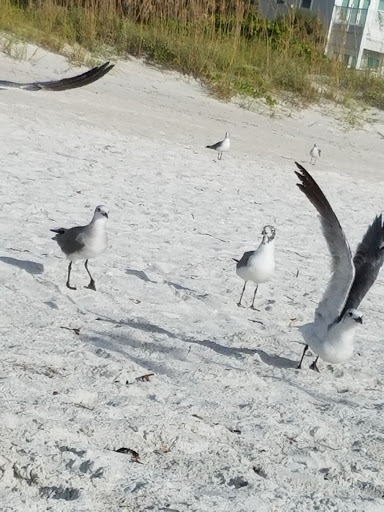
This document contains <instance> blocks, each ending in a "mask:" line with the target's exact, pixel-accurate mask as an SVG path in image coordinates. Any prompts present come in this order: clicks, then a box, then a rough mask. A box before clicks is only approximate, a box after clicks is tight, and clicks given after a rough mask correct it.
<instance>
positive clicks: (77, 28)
mask: <svg viewBox="0 0 384 512" xmlns="http://www.w3.org/2000/svg"><path fill="white" fill-rule="evenodd" d="M0 30H2V31H4V32H6V33H7V34H12V35H15V36H16V37H17V38H21V39H23V40H28V41H33V42H36V43H37V44H39V45H42V46H45V47H47V48H50V49H53V50H54V51H57V52H62V51H63V50H64V48H66V47H67V46H68V45H70V46H71V47H73V48H81V49H84V50H87V51H89V52H91V54H93V55H103V56H108V55H109V56H111V55H113V56H114V55H120V56H125V55H127V54H133V55H136V56H141V57H145V58H147V59H149V60H151V61H152V62H154V63H157V64H159V65H161V66H164V67H167V68H170V69H175V70H178V71H180V72H182V73H186V74H189V75H192V76H194V77H196V78H198V79H200V80H201V81H202V82H203V83H204V84H205V85H206V86H207V87H208V88H209V89H210V90H211V91H212V92H213V93H214V94H215V95H217V96H218V97H221V98H230V97H232V96H234V95H243V96H249V97H252V98H265V99H266V100H267V103H268V104H269V105H274V103H275V97H280V96H281V95H284V94H286V93H290V94H289V97H290V98H291V99H294V100H295V101H298V102H299V103H301V104H305V103H309V102H313V101H316V100H318V99H319V98H320V97H326V98H329V99H333V100H337V101H339V102H340V101H341V102H348V101H349V102H350V100H351V99H359V100H362V101H363V102H364V103H366V104H367V105H371V106H376V107H379V108H384V81H383V80H382V79H381V78H378V77H376V76H375V75H374V73H370V72H368V71H367V72H357V71H354V70H349V69H346V68H345V67H344V66H343V64H342V63H341V62H339V61H337V60H332V61H330V60H329V59H327V58H326V57H324V55H323V48H324V41H325V35H324V30H323V27H322V25H321V23H320V21H319V20H318V19H316V18H314V17H312V16H308V14H305V13H303V12H302V11H292V12H291V13H290V14H289V15H288V16H286V17H284V18H280V19H278V20H276V21H268V20H266V19H265V18H263V17H262V16H261V15H260V14H259V12H258V8H257V1H255V0H226V1H225V0H174V1H169V0H2V1H1V2H0ZM84 55H85V52H84V51H83V50H82V51H78V52H76V53H75V54H73V55H72V57H73V58H76V59H78V60H81V59H84Z"/></svg>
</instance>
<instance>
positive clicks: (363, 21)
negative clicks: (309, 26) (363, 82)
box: [259, 0, 384, 69]
mask: <svg viewBox="0 0 384 512" xmlns="http://www.w3.org/2000/svg"><path fill="white" fill-rule="evenodd" d="M259 3H260V9H261V12H262V13H263V14H264V15H265V16H267V17H269V18H274V17H276V16H277V15H281V14H285V13H287V12H288V11H289V9H292V8H301V9H308V10H310V11H312V12H313V13H314V14H318V15H319V16H320V18H321V19H322V20H323V23H324V26H325V27H326V29H327V34H328V37H327V45H326V49H325V51H326V53H327V55H329V56H337V57H339V58H342V59H343V60H344V62H345V63H346V64H347V65H348V66H351V67H356V68H357V69H364V68H371V69H383V68H384V0H260V2H259Z"/></svg>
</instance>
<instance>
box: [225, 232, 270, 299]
mask: <svg viewBox="0 0 384 512" xmlns="http://www.w3.org/2000/svg"><path fill="white" fill-rule="evenodd" d="M261 234H262V236H263V238H262V240H261V243H260V245H259V247H258V248H257V249H256V250H255V251H248V252H245V253H244V254H243V256H242V258H241V260H234V261H236V262H237V265H236V274H237V275H238V276H239V277H241V279H243V280H244V281H245V282H244V286H243V291H242V292H241V295H240V300H239V302H238V303H237V305H238V306H241V299H242V298H243V295H244V292H245V287H246V285H247V282H248V281H252V282H253V283H255V284H256V289H255V293H254V294H253V301H252V306H251V308H252V309H254V307H255V297H256V293H257V289H258V287H259V284H261V283H266V282H267V281H269V280H270V279H271V277H272V276H273V273H274V271H275V236H276V229H275V228H274V227H273V226H269V225H268V226H264V228H263V231H262V232H261Z"/></svg>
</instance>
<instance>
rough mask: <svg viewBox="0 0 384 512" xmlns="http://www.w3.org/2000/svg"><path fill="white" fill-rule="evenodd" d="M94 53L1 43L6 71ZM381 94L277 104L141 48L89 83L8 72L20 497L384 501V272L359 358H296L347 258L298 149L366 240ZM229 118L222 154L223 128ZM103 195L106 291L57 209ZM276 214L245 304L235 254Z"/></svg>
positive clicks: (223, 503) (5, 289) (3, 210)
mask: <svg viewBox="0 0 384 512" xmlns="http://www.w3.org/2000/svg"><path fill="white" fill-rule="evenodd" d="M77 71H79V70H78V69H77V68H72V69H69V66H68V64H67V63H66V62H65V60H64V59H63V58H61V57H58V56H56V55H52V54H49V53H46V52H43V51H40V50H39V51H38V52H37V53H36V54H34V56H33V58H32V59H31V60H29V61H13V60H11V59H9V58H8V57H6V56H4V55H0V75H1V77H2V78H3V79H10V80H12V79H16V80H23V79H25V80H31V79H43V78H47V79H50V78H54V77H55V76H57V77H59V76H61V74H63V73H64V74H65V73H67V74H69V75H70V74H75V73H76V72H77ZM380 116H381V114H377V119H378V124H377V125H367V126H366V127H365V129H364V130H358V131H352V132H345V130H344V129H343V126H342V125H341V124H340V123H337V122H335V121H334V120H333V119H332V118H331V117H329V116H326V115H324V114H322V113H321V112H320V110H315V109H312V110H308V111H304V112H302V113H294V115H292V117H289V118H281V117H277V118H269V117H267V116H262V115H259V114H257V113H253V112H249V111H246V110H244V109H241V108H239V107H238V106H236V105H234V104H224V103H221V102H218V101H216V100H214V99H212V98H210V97H208V96H207V94H206V93H205V92H204V91H203V90H202V89H201V88H200V86H199V85H198V84H197V83H195V82H189V81H188V80H186V79H184V78H181V77H179V76H178V75H176V74H174V73H162V72H160V71H158V70H155V69H151V68H149V67H146V66H144V65H143V64H141V63H140V62H137V61H131V62H125V63H120V62H119V63H117V65H116V67H115V69H114V70H113V71H112V73H111V74H109V75H108V76H106V77H105V78H103V79H102V80H101V81H100V82H97V83H95V84H93V85H91V86H89V87H87V88H84V89H78V90H76V91H69V92H64V93H26V92H21V91H0V121H1V122H0V140H1V154H2V159H1V167H0V173H1V187H0V205H1V206H0V233H1V243H0V286H1V293H0V304H1V311H2V314H1V320H0V322H1V323H0V327H1V330H0V333H1V359H0V360H1V365H0V369H1V370H0V371H1V373H0V392H1V395H0V396H1V402H2V405H1V408H0V495H1V507H0V508H1V510H2V511H7V512H8V511H20V512H21V511H23V512H24V511H25V510H28V511H30V512H34V511H39V512H40V511H46V510H52V511H55V512H61V511H84V512H86V511H93V512H99V511H100V512H105V511H110V512H112V511H113V512H114V511H119V510H132V511H133V510H134V511H146V510H154V511H160V510H168V511H179V512H186V511H188V512H189V511H199V512H200V511H202V512H205V511H210V512H211V511H218V512H227V511H228V512H240V511H241V512H243V511H244V512H253V511H258V512H264V511H265V512H272V511H297V512H308V511H312V510H313V511H314V510H317V511H330V510H332V511H338V512H340V511H352V510H353V511H359V512H360V511H361V512H362V511H364V512H373V511H382V510H383V509H384V499H383V495H384V484H383V481H384V480H383V479H384V470H383V464H382V460H383V454H384V450H383V440H384V427H383V421H382V416H383V403H384V402H383V378H384V375H383V372H384V364H383V357H382V348H383V323H384V311H383V306H382V304H383V297H384V288H383V279H384V275H382V276H380V277H379V280H378V282H377V283H376V285H375V287H374V288H373V289H372V291H371V292H370V294H369V295H368V297H367V298H366V300H365V301H364V303H363V305H362V307H361V309H362V310H363V312H364V314H365V324H364V326H363V328H362V329H361V330H360V331H359V334H358V336H357V340H356V353H355V356H354V358H353V359H352V360H351V361H349V362H348V363H346V364H344V365H341V366H338V367H337V366H334V367H333V368H332V367H331V366H330V365H326V364H324V363H322V364H321V367H322V370H323V371H322V373H321V374H320V375H318V374H315V373H314V372H311V371H309V370H308V369H307V368H308V366H309V364H310V362H311V359H310V358H307V359H306V361H305V367H306V369H305V370H303V371H301V372H299V371H297V370H295V369H294V368H295V365H296V364H297V361H298V359H299V357H300V354H301V350H302V347H301V345H299V344H298V343H299V342H301V341H302V340H301V338H300V335H299V333H298V332H297V331H296V330H295V328H294V326H295V325H299V324H300V323H302V322H306V321H309V320H311V318H312V315H313V311H314V307H315V305H316V303H317V301H318V299H319V298H320V296H321V292H322V290H323V289H324V286H325V283H326V280H327V278H328V258H327V252H326V247H325V243H324V241H323V238H322V236H321V233H320V230H319V226H318V221H317V218H316V214H315V212H314V209H313V207H312V206H311V205H310V204H309V203H308V201H307V200H306V198H305V197H304V196H303V195H302V194H301V193H300V192H299V190H298V189H297V188H296V186H295V183H296V179H295V175H294V172H293V171H294V168H295V167H294V164H293V159H298V160H299V161H301V162H302V163H303V164H304V165H307V164H308V161H309V154H308V153H309V150H310V148H311V147H312V145H313V142H317V143H318V145H319V147H321V149H322V150H323V153H322V158H321V159H320V161H319V162H318V164H317V165H316V167H315V168H312V167H311V170H312V171H313V174H314V176H315V178H316V179H317V180H318V181H319V183H320V185H321V186H322V187H323V189H324V190H325V192H326V194H327V196H328V198H329V200H330V201H331V204H332V205H333V206H334V208H335V210H336V212H337V214H338V216H339V219H340V221H341V223H342V225H343V227H344V229H345V231H346V233H347V236H348V238H349V240H350V242H351V245H352V246H353V248H354V247H355V246H356V244H357V243H358V241H359V240H360V238H361V236H362V235H363V233H364V230H365V229H366V226H367V224H368V222H370V221H371V220H372V219H373V217H374V215H375V214H376V213H377V212H380V211H381V208H382V207H383V204H384V188H383V186H382V180H383V176H384V175H383V166H382V154H383V148H384V141H382V139H381V138H380V137H379V136H378V135H377V133H376V132H377V130H379V131H380V130H381V129H382V128H381V126H382V125H383V126H384V123H382V121H380V119H381V117H380ZM226 130H228V131H230V132H231V135H232V150H231V152H230V153H229V154H225V155H224V157H223V160H222V161H221V162H217V161H216V160H215V156H216V155H215V153H214V152H211V151H209V150H206V149H204V146H205V145H206V144H209V143H213V142H216V141H217V140H219V139H220V138H221V137H222V136H223V135H224V132H225V131H226ZM309 167H310V166H309V164H308V168H309ZM100 203H104V204H107V205H108V206H109V207H110V219H109V222H108V233H109V249H108V251H107V252H106V253H105V254H104V256H102V257H100V258H98V259H96V260H93V261H91V262H90V269H91V272H92V273H93V275H94V277H95V279H96V284H97V286H98V291H97V292H96V293H94V292H91V291H89V290H87V289H85V288H82V286H83V285H86V284H87V283H88V276H87V274H86V272H85V269H84V267H83V266H82V264H77V265H76V267H75V268H74V270H73V274H72V276H73V283H74V284H77V285H78V287H79V288H78V290H77V291H76V292H72V291H70V290H68V289H66V288H65V279H66V269H67V262H66V260H65V259H64V257H63V256H62V254H61V253H60V251H59V248H58V247H57V245H56V243H55V242H53V241H52V240H51V239H50V235H51V234H50V233H49V229H50V228H51V227H60V226H62V225H63V226H71V225H74V224H77V223H78V224H81V223H86V222H88V221H89V219H90V218H91V216H92V213H93V209H94V207H95V205H96V204H100ZM270 223H273V224H274V225H275V226H276V228H277V238H276V259H277V271H276V276H275V278H274V280H273V281H272V282H271V283H269V284H267V285H263V286H260V289H259V292H260V293H259V296H258V299H257V304H256V306H257V308H258V309H259V311H258V312H257V311H256V312H255V311H251V310H249V309H240V308H238V307H236V302H237V300H238V298H239V295H240V292H241V287H242V282H241V280H240V279H239V278H238V277H237V276H236V274H235V271H234V262H233V261H232V260H231V258H232V257H239V256H241V254H242V252H243V251H244V250H249V249H252V248H254V247H256V246H257V244H258V242H259V237H260V232H261V229H262V227H263V225H264V224H270ZM298 269H299V275H298V277H297V270H298ZM252 293H253V288H252V286H250V285H249V289H248V293H247V296H246V299H247V301H248V302H249V303H250V300H251V297H252ZM63 327H66V328H78V329H80V335H76V333H75V332H74V331H70V330H67V329H64V328H63ZM148 372H153V373H154V374H155V375H154V376H153V377H152V378H151V380H150V381H149V382H146V381H144V382H143V381H140V380H137V378H138V377H140V376H142V375H144V374H146V373H148ZM122 447H125V448H129V449H132V450H135V451H137V452H138V453H139V455H140V461H141V462H142V464H140V463H138V462H135V461H134V460H133V457H132V455H131V454H121V453H116V452H115V451H114V450H116V449H119V448H122Z"/></svg>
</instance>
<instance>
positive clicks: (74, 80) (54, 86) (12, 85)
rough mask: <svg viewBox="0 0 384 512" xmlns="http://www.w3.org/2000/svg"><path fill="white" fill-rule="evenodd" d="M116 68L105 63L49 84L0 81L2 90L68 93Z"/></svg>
mask: <svg viewBox="0 0 384 512" xmlns="http://www.w3.org/2000/svg"><path fill="white" fill-rule="evenodd" d="M113 67H114V64H110V63H109V62H105V63H104V64H102V65H101V66H96V67H94V68H92V69H90V70H89V71H86V72H85V73H82V74H81V75H76V76H72V77H69V78H62V79H61V80H51V81H49V82H31V83H26V84H21V83H18V82H7V81H6V80H0V90H1V89H24V90H26V91H41V90H45V91H66V90H67V89H76V88H77V87H84V86H85V85H89V84H91V83H92V82H95V81H96V80H99V78H101V77H103V76H104V75H106V74H107V73H109V71H111V69H112V68H113Z"/></svg>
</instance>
